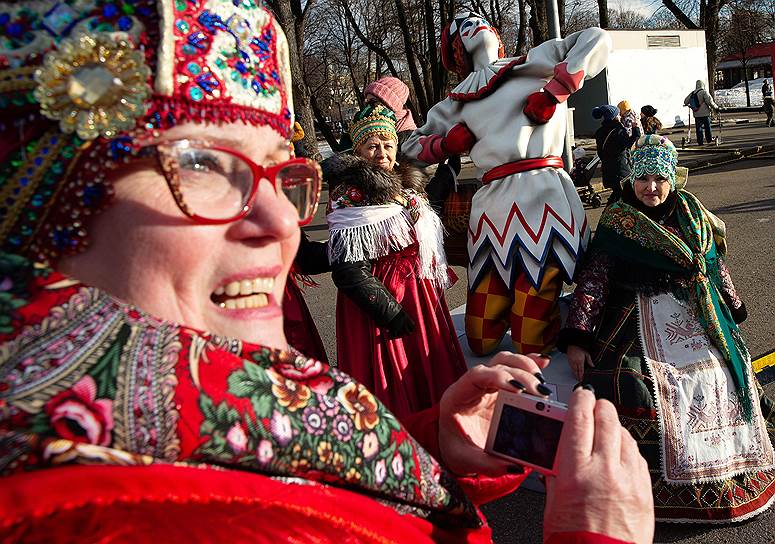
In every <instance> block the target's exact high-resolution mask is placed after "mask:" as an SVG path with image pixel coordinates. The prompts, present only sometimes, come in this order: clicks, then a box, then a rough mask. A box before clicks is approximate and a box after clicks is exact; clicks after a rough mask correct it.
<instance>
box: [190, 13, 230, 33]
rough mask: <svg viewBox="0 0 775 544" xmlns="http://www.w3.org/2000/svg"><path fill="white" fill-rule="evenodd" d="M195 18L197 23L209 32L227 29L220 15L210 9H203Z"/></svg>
mask: <svg viewBox="0 0 775 544" xmlns="http://www.w3.org/2000/svg"><path fill="white" fill-rule="evenodd" d="M197 20H198V21H199V24H201V25H202V26H203V27H205V28H206V29H207V30H208V31H210V32H211V33H215V31H216V30H228V27H227V26H226V24H225V23H224V22H223V19H221V16H220V15H217V14H215V13H212V12H211V11H210V10H205V11H203V12H202V13H201V14H200V15H199V17H198V19H197Z"/></svg>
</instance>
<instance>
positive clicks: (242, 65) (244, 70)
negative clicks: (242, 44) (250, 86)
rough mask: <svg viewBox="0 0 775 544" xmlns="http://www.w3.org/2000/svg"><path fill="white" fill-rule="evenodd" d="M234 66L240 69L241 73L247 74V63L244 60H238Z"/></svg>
mask: <svg viewBox="0 0 775 544" xmlns="http://www.w3.org/2000/svg"><path fill="white" fill-rule="evenodd" d="M234 67H235V68H236V69H237V70H238V71H239V73H240V74H245V73H247V71H248V69H247V67H246V66H245V63H244V62H242V61H239V62H237V63H236V64H235V65H234Z"/></svg>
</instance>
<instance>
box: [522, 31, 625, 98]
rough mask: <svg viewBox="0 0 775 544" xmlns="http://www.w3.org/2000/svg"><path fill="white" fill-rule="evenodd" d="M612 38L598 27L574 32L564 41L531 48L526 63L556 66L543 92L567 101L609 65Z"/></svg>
mask: <svg viewBox="0 0 775 544" xmlns="http://www.w3.org/2000/svg"><path fill="white" fill-rule="evenodd" d="M610 51H611V37H610V36H609V35H608V33H607V32H606V31H605V30H603V29H601V28H597V27H593V28H587V29H586V30H582V31H580V32H574V33H573V34H571V35H570V36H568V37H567V38H564V39H562V40H549V41H546V42H544V43H542V44H541V45H539V46H537V47H535V48H534V49H531V50H530V52H529V53H528V54H527V63H528V64H530V63H531V62H538V63H545V64H547V65H549V66H553V67H554V68H553V72H554V77H553V78H552V79H551V80H550V81H549V83H547V84H546V86H545V87H544V91H545V92H547V93H549V94H551V95H552V96H553V97H554V98H555V99H556V100H557V102H565V101H566V100H567V99H568V97H569V96H570V95H571V94H573V93H575V92H576V91H578V90H579V89H580V88H581V87H582V86H583V85H584V80H585V79H591V78H593V77H595V76H596V75H597V74H599V73H600V72H601V71H603V69H604V68H605V67H606V65H607V64H608V53H609V52H610Z"/></svg>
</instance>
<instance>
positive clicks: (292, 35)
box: [272, 0, 320, 160]
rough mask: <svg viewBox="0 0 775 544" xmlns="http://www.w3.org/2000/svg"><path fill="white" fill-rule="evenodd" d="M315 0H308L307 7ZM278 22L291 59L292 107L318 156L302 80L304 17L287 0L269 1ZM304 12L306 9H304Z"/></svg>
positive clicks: (307, 145)
mask: <svg viewBox="0 0 775 544" xmlns="http://www.w3.org/2000/svg"><path fill="white" fill-rule="evenodd" d="M313 2H314V0H308V2H307V7H309V6H310V5H311V4H312V3H313ZM272 4H273V6H272V7H274V13H275V16H276V17H277V22H278V23H279V24H280V27H282V29H283V31H284V32H285V37H286V38H287V39H288V56H289V59H290V63H291V80H292V83H291V89H292V93H293V110H294V112H295V114H296V119H297V120H298V121H299V124H301V128H303V129H304V140H303V142H304V147H305V148H306V149H307V150H308V151H309V154H310V156H311V157H312V158H313V159H316V160H317V159H319V158H320V151H319V150H318V141H317V138H316V137H315V125H314V123H313V120H312V119H313V113H312V106H311V104H310V93H309V89H308V87H307V84H306V82H305V81H304V69H303V67H302V59H301V55H302V51H303V46H304V17H303V15H301V14H298V15H301V16H300V17H298V18H297V15H295V14H294V10H293V8H292V7H291V2H290V1H289V0H278V1H277V2H273V3H272ZM305 13H306V12H305Z"/></svg>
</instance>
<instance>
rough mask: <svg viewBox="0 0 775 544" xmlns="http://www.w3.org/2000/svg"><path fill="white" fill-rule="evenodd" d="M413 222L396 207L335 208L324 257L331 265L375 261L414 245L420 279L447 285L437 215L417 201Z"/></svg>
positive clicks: (329, 224)
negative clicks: (416, 247)
mask: <svg viewBox="0 0 775 544" xmlns="http://www.w3.org/2000/svg"><path fill="white" fill-rule="evenodd" d="M417 200H418V201H419V204H418V206H417V208H416V209H417V211H418V217H417V221H415V222H413V221H412V217H411V215H410V213H409V210H407V209H406V208H405V207H403V206H401V205H400V204H381V205H374V206H358V207H346V208H337V209H334V210H333V211H331V212H330V213H329V214H328V217H327V219H328V229H329V232H330V239H329V241H328V258H329V261H330V262H332V263H334V262H342V261H344V262H356V261H364V260H372V259H379V258H381V257H385V256H387V255H389V254H390V253H392V252H395V251H400V250H402V249H404V248H406V247H409V246H410V245H412V244H413V243H415V242H417V244H418V246H419V251H418V254H419V259H420V263H419V265H420V266H419V270H418V274H419V275H420V277H422V278H428V279H432V280H434V281H435V282H436V283H437V284H438V285H439V286H440V287H442V288H447V287H449V285H450V281H449V274H448V272H447V258H446V255H445V254H444V229H443V227H442V225H441V220H440V219H439V216H438V215H436V213H435V212H434V211H433V210H432V209H431V208H430V206H428V204H427V203H426V202H425V201H424V200H423V199H421V198H418V199H417Z"/></svg>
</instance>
